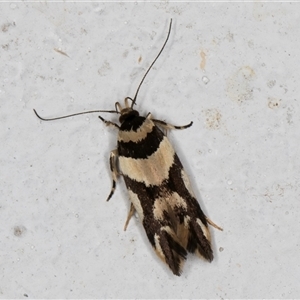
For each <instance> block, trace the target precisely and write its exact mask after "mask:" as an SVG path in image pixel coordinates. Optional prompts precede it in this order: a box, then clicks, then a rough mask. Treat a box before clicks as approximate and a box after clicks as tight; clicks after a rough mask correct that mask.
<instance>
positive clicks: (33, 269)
mask: <svg viewBox="0 0 300 300" xmlns="http://www.w3.org/2000/svg"><path fill="white" fill-rule="evenodd" d="M299 5H300V4H299V3H292V4H288V3H281V4H280V3H259V2H256V3H231V4H230V3H167V2H161V3H159V2H158V3H151V4H148V3H75V4H72V3H47V2H41V3H17V2H14V3H1V4H0V20H1V21H0V22H1V23H0V46H1V47H0V53H1V60H0V122H1V127H0V144H1V147H0V160H1V161H0V163H1V171H0V297H2V298H26V297H28V298H58V297H59V298H79V297H81V298H82V297H85V298H92V297H93V298H99V297H101V298H109V297H111V298H130V297H131V298H132V297H139V298H175V297H177V298H188V297H191V298H232V297H236V298H246V297H247V298H255V297H256V298H270V297H275V298H287V297H289V298H293V297H294V298H295V297H299V293H300V288H299V276H300V271H299V264H300V263H299V261H300V251H299V250H300V249H299V244H300V241H299V226H300V225H299V219H300V218H299V210H300V209H299V207H300V205H299V191H300V190H299V187H300V182H299V170H300V168H299V161H300V155H299V140H300V130H299V129H300V128H299V126H300V121H299V120H300V118H299V108H300V104H299V93H300V88H299V81H300V79H299V74H300V71H299V69H300V63H299V49H300V26H299V21H300V17H299V9H300V6H299ZM170 18H173V29H172V33H171V37H170V41H169V43H168V44H167V46H166V49H165V51H164V52H163V54H162V56H161V57H160V59H159V60H158V61H157V63H156V65H155V67H154V68H153V70H152V71H151V72H150V74H149V76H148V77H147V80H146V81H145V83H144V85H143V87H142V89H141V91H140V95H139V98H138V103H137V104H138V106H137V108H138V109H139V110H140V112H141V113H142V114H146V113H148V112H149V111H151V112H152V113H153V114H154V116H155V117H156V118H158V119H162V120H166V121H169V122H171V123H174V124H179V125H181V124H186V123H188V122H189V121H191V120H193V121H194V125H193V126H192V127H191V128H190V129H188V130H185V131H178V132H172V133H170V134H169V135H168V136H169V138H170V139H171V141H172V143H173V144H174V147H175V149H176V151H177V152H178V153H179V156H180V157H181V160H182V162H183V164H184V165H185V166H186V170H187V172H188V174H189V176H190V178H191V180H192V183H193V187H194V190H195V193H196V195H197V197H198V199H199V202H200V204H201V206H202V208H203V210H204V211H205V212H206V213H207V214H208V215H209V217H210V218H211V219H212V220H213V221H215V222H216V223H218V224H219V225H221V226H223V227H224V231H223V232H219V231H216V230H214V229H211V232H212V235H213V247H214V252H215V260H214V261H213V262H212V263H211V264H209V263H207V262H205V261H202V260H199V259H198V258H196V257H194V256H193V255H189V256H188V260H187V262H186V264H185V267H184V272H183V274H182V276H181V277H176V276H173V274H172V273H171V272H170V271H169V270H168V269H167V267H165V266H164V265H163V264H162V263H161V262H160V261H159V259H158V258H157V257H156V256H155V254H154V252H153V251H152V249H151V246H150V244H149V243H148V241H147V238H146V237H145V234H144V231H143V229H142V226H141V224H140V223H139V222H138V220H137V219H136V218H133V220H132V221H131V222H130V224H129V227H128V230H127V231H126V232H123V225H124V222H125V219H126V216H127V211H128V207H129V202H128V199H127V195H126V190H125V187H124V184H123V182H122V180H120V184H119V185H118V188H117V191H116V193H115V195H114V197H113V198H112V199H111V201H110V202H109V203H106V202H105V199H106V197H107V195H108V193H109V190H110V185H111V180H110V174H109V168H108V156H109V152H110V150H112V149H114V147H115V146H116V132H114V131H113V130H112V129H107V128H106V127H105V126H104V125H103V124H102V122H101V121H100V120H99V119H98V115H97V114H95V115H87V116H81V117H76V118H72V119H65V120H60V121H55V122H41V121H39V120H38V119H37V118H36V116H35V115H34V114H33V111H32V109H33V108H35V109H37V111H38V112H39V113H40V114H41V115H42V116H45V117H54V116H59V115H62V114H68V113H73V112H79V111H83V110H89V109H113V108H114V102H116V101H123V98H124V97H126V96H132V97H133V95H134V93H135V90H136V88H137V85H138V83H139V81H140V79H141V77H142V76H143V74H144V71H145V69H146V68H147V67H148V66H149V64H150V62H151V61H152V60H153V58H154V57H155V55H156V54H157V52H158V51H159V49H160V47H161V45H162V43H163V41H164V39H165V36H166V33H167V28H168V24H169V20H170ZM59 51H62V52H64V53H65V54H67V56H66V55H63V53H61V52H59ZM102 116H103V117H105V118H108V119H109V118H110V119H111V120H114V121H116V120H117V118H116V116H113V115H109V114H102Z"/></svg>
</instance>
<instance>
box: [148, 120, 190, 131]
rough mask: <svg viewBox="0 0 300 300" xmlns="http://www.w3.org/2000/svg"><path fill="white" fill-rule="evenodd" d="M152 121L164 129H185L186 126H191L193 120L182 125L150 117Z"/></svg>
mask: <svg viewBox="0 0 300 300" xmlns="http://www.w3.org/2000/svg"><path fill="white" fill-rule="evenodd" d="M152 121H153V122H154V123H155V124H156V125H159V126H161V127H162V128H164V129H167V130H168V129H186V128H189V127H191V126H192V124H193V122H191V123H189V124H187V125H183V126H175V125H172V124H169V123H166V122H164V121H161V120H156V119H152Z"/></svg>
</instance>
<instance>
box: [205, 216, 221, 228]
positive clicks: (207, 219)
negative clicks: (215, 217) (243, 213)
mask: <svg viewBox="0 0 300 300" xmlns="http://www.w3.org/2000/svg"><path fill="white" fill-rule="evenodd" d="M205 218H206V221H207V223H208V224H209V225H211V226H212V227H215V228H217V229H219V230H221V231H223V228H222V227H220V226H218V225H217V224H216V223H214V222H213V221H212V220H211V219H209V218H208V217H206V216H205Z"/></svg>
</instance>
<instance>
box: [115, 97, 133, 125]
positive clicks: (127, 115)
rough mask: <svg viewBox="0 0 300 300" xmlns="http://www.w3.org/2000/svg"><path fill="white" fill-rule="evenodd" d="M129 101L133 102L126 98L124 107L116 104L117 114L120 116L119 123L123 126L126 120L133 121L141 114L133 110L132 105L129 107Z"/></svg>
mask: <svg viewBox="0 0 300 300" xmlns="http://www.w3.org/2000/svg"><path fill="white" fill-rule="evenodd" d="M128 100H130V101H132V103H134V102H133V100H132V99H131V98H130V97H126V98H125V100H124V103H125V106H124V107H122V105H121V104H120V103H119V102H116V104H115V107H116V112H117V113H118V114H120V118H119V121H120V123H121V124H122V123H123V122H124V121H125V120H128V119H132V118H134V117H137V116H139V112H138V111H137V110H135V109H133V108H132V105H129V102H128Z"/></svg>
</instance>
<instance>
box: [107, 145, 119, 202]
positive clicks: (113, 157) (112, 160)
mask: <svg viewBox="0 0 300 300" xmlns="http://www.w3.org/2000/svg"><path fill="white" fill-rule="evenodd" d="M117 158H118V150H117V149H115V150H113V151H111V152H110V157H109V166H110V171H111V175H112V187H111V191H110V193H109V195H108V197H107V199H106V201H109V199H110V198H111V197H112V195H113V194H114V192H115V189H116V182H117V177H118V175H119V173H118V169H117Z"/></svg>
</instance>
